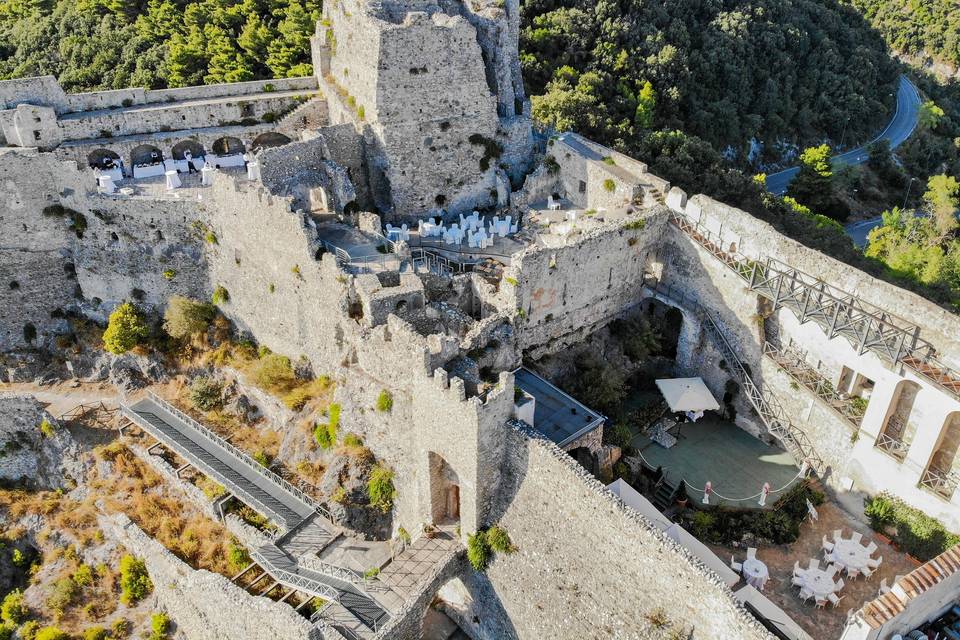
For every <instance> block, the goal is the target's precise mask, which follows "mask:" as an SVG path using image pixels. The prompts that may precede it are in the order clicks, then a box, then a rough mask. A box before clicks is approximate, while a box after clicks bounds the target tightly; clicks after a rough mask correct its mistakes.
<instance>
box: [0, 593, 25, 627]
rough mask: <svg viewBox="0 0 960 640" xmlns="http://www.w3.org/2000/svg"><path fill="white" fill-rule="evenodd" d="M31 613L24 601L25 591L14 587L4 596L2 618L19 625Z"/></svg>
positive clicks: (0, 612) (0, 613)
mask: <svg viewBox="0 0 960 640" xmlns="http://www.w3.org/2000/svg"><path fill="white" fill-rule="evenodd" d="M29 614H30V610H29V609H27V605H26V603H25V602H24V601H23V592H21V591H20V590H19V589H14V590H13V591H11V592H10V593H8V594H7V595H6V596H4V598H3V604H0V620H2V621H3V622H5V623H9V624H12V625H17V624H20V623H21V622H23V621H24V620H26V619H27V616H28V615H29Z"/></svg>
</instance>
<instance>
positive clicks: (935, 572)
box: [859, 545, 960, 629]
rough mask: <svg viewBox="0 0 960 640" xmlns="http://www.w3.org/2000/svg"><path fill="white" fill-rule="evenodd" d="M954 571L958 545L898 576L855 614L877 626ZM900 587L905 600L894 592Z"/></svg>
mask: <svg viewBox="0 0 960 640" xmlns="http://www.w3.org/2000/svg"><path fill="white" fill-rule="evenodd" d="M958 571H960V545H957V546H955V547H951V548H950V549H947V550H946V551H944V552H943V553H941V554H940V555H938V556H937V557H936V558H934V559H933V560H930V561H929V562H927V563H925V564H922V565H920V566H919V567H917V568H916V569H914V570H913V571H911V572H910V573H908V574H907V575H905V576H903V577H901V578H900V579H899V580H897V582H896V584H895V585H894V588H893V591H891V592H890V593H885V594H883V595H882V596H879V597H878V598H875V599H874V600H871V601H870V602H868V603H866V604H865V605H863V607H862V608H861V609H860V611H859V614H860V616H861V617H862V618H863V619H864V621H866V623H867V624H869V625H870V626H871V627H872V628H874V629H879V628H880V627H881V626H882V625H883V624H884V623H886V622H889V621H890V620H892V619H893V618H895V617H896V616H897V615H899V614H900V613H901V612H902V611H903V610H904V609H906V607H907V605H908V604H909V602H910V600H912V599H913V598H916V597H917V596H919V595H921V594H923V593H924V592H926V591H928V590H930V589H932V588H933V587H935V586H936V585H937V584H939V583H940V582H942V581H943V580H944V579H946V578H947V577H948V576H951V575H953V574H954V573H957V572H958ZM898 587H899V589H898ZM900 590H902V591H903V593H904V594H905V595H906V600H901V598H900V597H899V596H898V595H897V593H896V592H897V591H900Z"/></svg>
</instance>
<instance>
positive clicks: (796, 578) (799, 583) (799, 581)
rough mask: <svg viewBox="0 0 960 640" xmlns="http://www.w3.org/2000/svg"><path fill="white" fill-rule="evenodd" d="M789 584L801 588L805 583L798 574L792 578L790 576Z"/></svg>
mask: <svg viewBox="0 0 960 640" xmlns="http://www.w3.org/2000/svg"><path fill="white" fill-rule="evenodd" d="M790 584H792V585H793V586H795V587H800V588H801V589H803V588H804V586H805V585H806V583H805V582H804V581H803V578H801V577H799V576H793V577H792V578H790Z"/></svg>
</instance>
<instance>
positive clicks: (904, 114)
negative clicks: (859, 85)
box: [767, 76, 920, 238]
mask: <svg viewBox="0 0 960 640" xmlns="http://www.w3.org/2000/svg"><path fill="white" fill-rule="evenodd" d="M919 113H920V94H919V92H917V88H916V87H915V86H913V83H911V82H910V81H909V80H908V79H907V77H906V76H900V88H899V89H898V90H897V110H896V112H894V114H893V119H891V120H890V122H889V123H888V124H887V126H886V128H885V129H884V130H883V131H881V132H880V135H878V136H877V137H876V138H874V139H873V140H871V141H870V142H868V143H867V144H865V145H863V146H861V147H857V148H856V149H851V150H850V151H847V152H846V153H842V154H840V155H838V156H836V157H834V159H833V161H834V162H835V163H837V164H861V163H863V162H866V161H867V158H868V157H869V154H868V152H867V147H868V146H869V145H870V144H872V143H874V142H876V141H878V140H889V141H890V148H891V149H894V148H896V147H897V146H898V145H900V143H902V142H903V141H904V140H906V139H907V138H909V137H910V134H911V133H913V130H914V129H915V128H916V126H917V117H918V116H919ZM799 170H800V168H799V167H791V168H790V169H786V170H784V171H780V172H778V173H772V174H770V175H768V176H767V190H768V191H770V193H775V194H777V195H783V194H784V193H786V191H787V186H788V185H789V184H790V181H791V180H793V176H795V175H797V172H798V171H799ZM871 222H873V223H874V224H873V226H876V225H877V224H878V222H876V221H871ZM857 224H862V223H857ZM851 226H855V225H851ZM870 228H873V227H870ZM867 231H869V229H867ZM867 231H865V232H863V235H864V238H865V237H866V233H867Z"/></svg>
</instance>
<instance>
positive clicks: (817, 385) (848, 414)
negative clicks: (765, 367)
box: [763, 341, 864, 429]
mask: <svg viewBox="0 0 960 640" xmlns="http://www.w3.org/2000/svg"><path fill="white" fill-rule="evenodd" d="M763 355H765V356H767V357H768V358H770V359H771V360H773V361H774V362H775V363H776V364H777V366H778V367H780V369H782V370H783V371H784V372H785V373H786V374H787V375H788V376H790V378H791V379H792V380H793V381H794V382H796V383H797V384H798V385H800V386H801V387H803V388H805V389H807V390H808V391H810V392H811V393H813V395H815V396H816V397H817V399H818V400H820V401H821V402H823V404H825V405H827V407H829V408H830V409H831V410H833V412H834V413H836V414H837V415H838V416H840V417H841V418H843V419H844V420H846V421H847V422H849V423H850V425H851V426H853V428H854V429H859V428H860V423H861V422H862V421H863V415H864V414H863V413H861V412H860V411H859V410H858V409H857V408H856V407H855V406H854V405H853V403H852V402H851V401H850V400H848V399H844V398H843V397H841V396H840V394H839V393H837V391H836V389H834V387H833V385H832V384H831V383H830V381H829V380H827V379H826V378H824V377H823V375H822V374H821V373H820V372H819V371H817V370H816V369H814V368H813V367H811V366H810V365H809V364H807V361H806V359H805V358H804V356H803V354H802V353H799V352H798V351H796V350H788V349H778V348H777V347H776V346H774V345H773V344H772V343H770V342H766V341H765V342H764V343H763Z"/></svg>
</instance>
